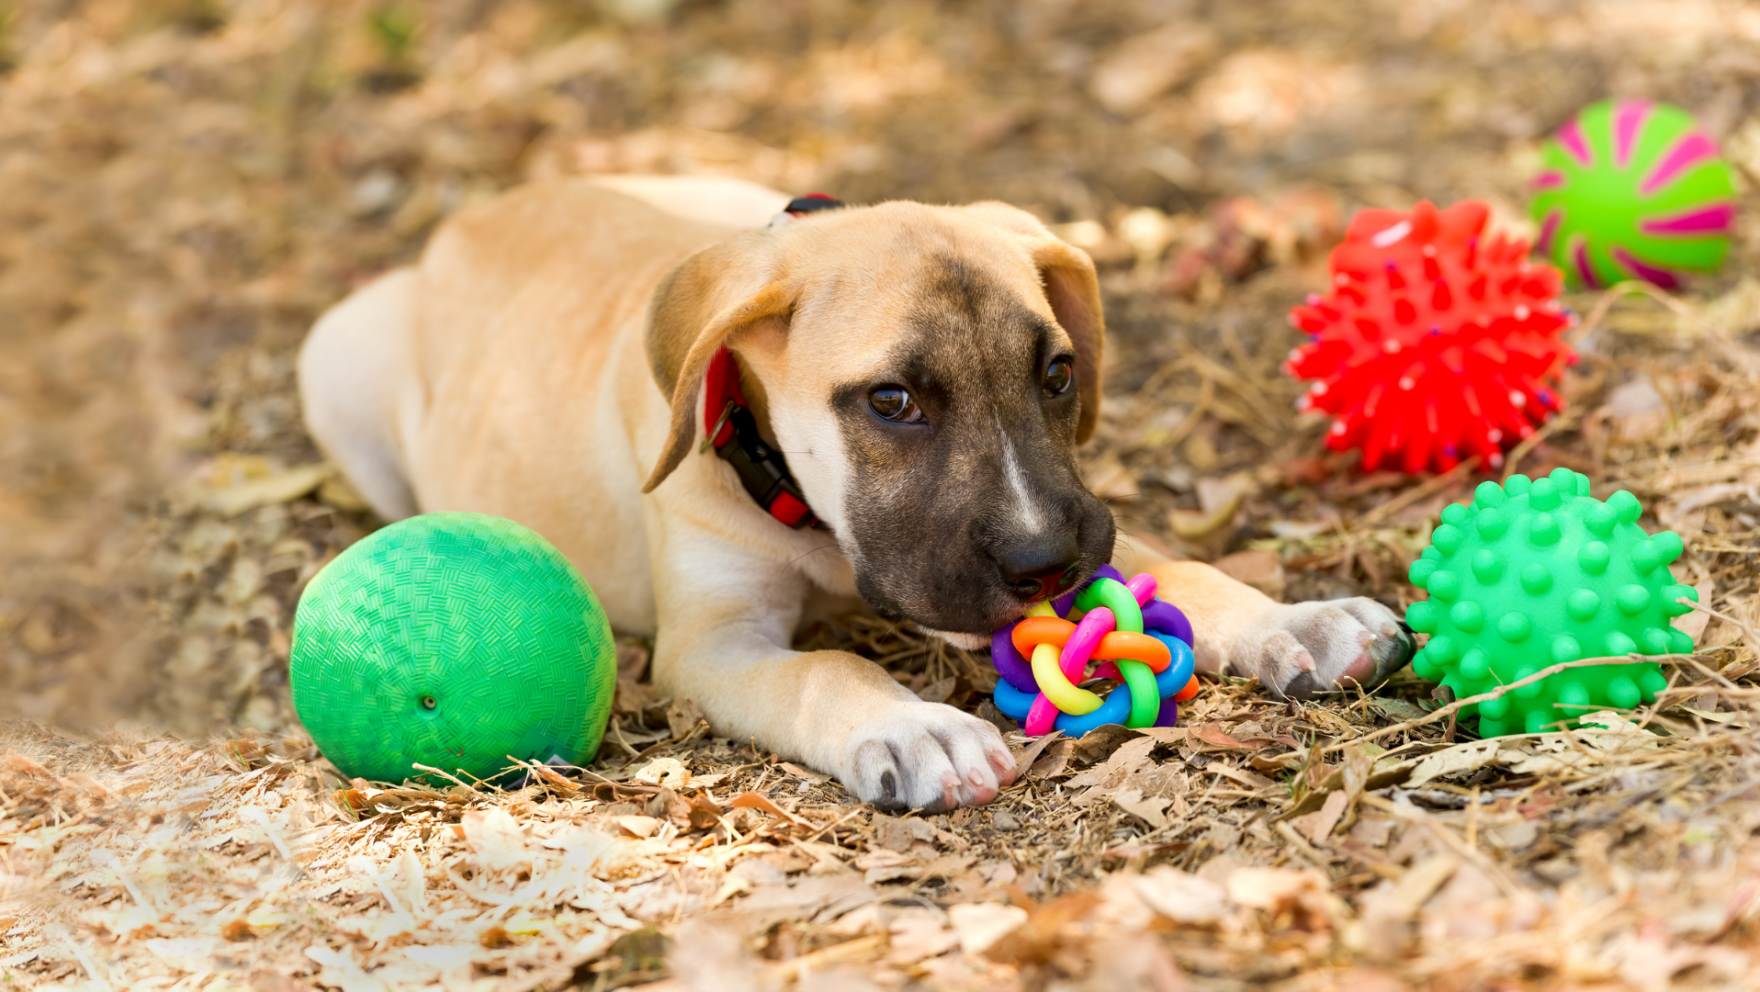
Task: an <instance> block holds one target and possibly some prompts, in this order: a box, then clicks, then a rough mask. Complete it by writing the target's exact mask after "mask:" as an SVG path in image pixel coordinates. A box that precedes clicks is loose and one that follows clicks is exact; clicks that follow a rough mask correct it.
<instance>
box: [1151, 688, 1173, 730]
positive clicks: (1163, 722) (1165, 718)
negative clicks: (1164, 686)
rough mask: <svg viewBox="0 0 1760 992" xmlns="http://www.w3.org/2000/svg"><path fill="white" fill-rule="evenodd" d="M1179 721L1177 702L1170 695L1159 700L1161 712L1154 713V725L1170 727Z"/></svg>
mask: <svg viewBox="0 0 1760 992" xmlns="http://www.w3.org/2000/svg"><path fill="white" fill-rule="evenodd" d="M1178 723H1179V703H1178V702H1176V701H1175V700H1174V698H1173V697H1172V696H1168V697H1167V698H1166V699H1163V700H1162V701H1161V712H1160V713H1157V714H1156V715H1155V726H1157V727H1172V726H1175V725H1177V724H1178Z"/></svg>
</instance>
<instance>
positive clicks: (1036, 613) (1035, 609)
mask: <svg viewBox="0 0 1760 992" xmlns="http://www.w3.org/2000/svg"><path fill="white" fill-rule="evenodd" d="M1056 615H1057V611H1056V610H1054V609H1052V608H1051V602H1050V600H1044V599H1041V600H1040V601H1038V602H1037V603H1034V604H1033V605H1032V606H1030V607H1028V608H1027V616H1030V617H1054V616H1056Z"/></svg>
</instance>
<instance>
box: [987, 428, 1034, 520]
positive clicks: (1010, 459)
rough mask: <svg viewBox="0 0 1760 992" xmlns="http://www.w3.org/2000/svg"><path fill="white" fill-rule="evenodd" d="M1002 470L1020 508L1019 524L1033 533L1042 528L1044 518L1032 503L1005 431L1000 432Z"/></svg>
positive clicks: (1022, 473)
mask: <svg viewBox="0 0 1760 992" xmlns="http://www.w3.org/2000/svg"><path fill="white" fill-rule="evenodd" d="M998 426H1000V425H998ZM1002 471H1003V474H1005V475H1007V476H1008V488H1010V489H1012V490H1014V501H1015V505H1016V506H1017V507H1018V508H1019V510H1020V515H1021V524H1022V525H1023V526H1024V527H1026V529H1027V530H1028V531H1031V532H1033V533H1038V532H1039V531H1042V530H1044V529H1045V518H1044V517H1042V516H1040V514H1039V508H1038V507H1037V506H1036V505H1034V503H1033V494H1032V493H1030V492H1028V491H1027V473H1026V472H1024V471H1022V470H1021V462H1020V459H1018V458H1016V457H1015V456H1014V442H1013V441H1011V440H1009V439H1008V432H1007V431H1003V432H1002Z"/></svg>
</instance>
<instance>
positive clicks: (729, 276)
mask: <svg viewBox="0 0 1760 992" xmlns="http://www.w3.org/2000/svg"><path fill="white" fill-rule="evenodd" d="M776 269H777V265H776V259H775V252H774V251H773V249H772V248H771V245H770V243H769V239H768V238H766V237H765V236H764V235H761V234H757V233H753V234H747V235H742V236H740V237H736V238H733V239H731V240H729V241H726V242H723V243H721V244H719V245H716V246H715V247H713V248H707V249H704V250H703V251H700V252H698V253H697V254H695V255H692V256H691V257H690V258H688V259H686V260H685V262H684V264H683V265H680V266H679V267H678V268H676V269H674V270H673V271H672V273H671V274H670V275H668V276H667V277H666V278H665V279H664V280H662V281H661V283H660V286H659V288H658V289H656V290H655V292H654V305H653V307H652V308H651V309H650V310H649V312H648V333H647V350H648V366H649V368H650V369H651V370H652V371H653V373H654V381H655V382H657V383H659V385H660V390H661V391H662V392H664V393H667V394H669V395H670V396H671V397H672V426H671V428H670V430H669V431H668V433H667V436H666V447H665V449H664V450H663V451H662V452H661V455H660V460H659V462H657V463H655V465H654V472H653V474H652V475H650V476H648V481H647V484H646V485H644V486H642V492H644V493H647V492H653V491H654V487H655V486H658V485H659V484H660V483H661V482H664V481H665V480H666V477H667V476H668V475H671V474H672V471H673V470H674V469H676V468H678V466H679V463H680V462H683V461H684V458H685V456H686V455H688V454H690V450H691V443H692V442H693V441H695V440H696V437H697V394H699V393H701V392H702V391H703V376H704V375H705V374H706V373H707V372H708V369H709V360H710V359H711V358H713V357H715V352H716V351H718V350H719V349H720V348H721V346H722V345H724V344H728V343H729V342H730V341H731V340H732V339H733V338H734V337H735V336H736V335H737V334H738V333H739V332H740V331H742V330H744V329H746V328H748V327H751V326H752V325H754V324H757V323H760V322H762V321H765V320H781V321H785V322H786V321H787V320H788V318H789V314H790V311H791V310H793V308H794V292H793V289H792V288H791V287H789V286H788V285H787V284H785V283H784V282H783V281H782V280H781V279H780V278H778V277H777V273H776Z"/></svg>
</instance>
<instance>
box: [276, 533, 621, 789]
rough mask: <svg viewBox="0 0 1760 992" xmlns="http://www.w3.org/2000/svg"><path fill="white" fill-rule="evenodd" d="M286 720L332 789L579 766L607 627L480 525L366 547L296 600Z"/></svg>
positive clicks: (548, 559) (528, 539) (605, 704)
mask: <svg viewBox="0 0 1760 992" xmlns="http://www.w3.org/2000/svg"><path fill="white" fill-rule="evenodd" d="M288 675H289V678H290V680H291V682H292V684H293V706H294V709H295V710H296V711H297V712H298V713H299V718H300V721H301V722H302V723H304V724H305V726H306V730H307V731H308V732H310V733H311V735H312V740H313V742H315V743H316V744H317V745H318V748H319V750H321V751H323V753H324V756H325V757H327V758H329V759H330V761H331V762H332V763H334V764H335V765H336V767H337V768H338V769H340V770H341V771H342V773H343V774H345V775H348V776H350V777H356V778H364V779H369V780H372V781H377V782H402V781H403V780H405V779H407V778H420V779H425V780H426V781H428V782H431V783H433V784H436V785H438V784H449V782H448V780H447V779H446V778H445V777H444V776H440V775H434V774H430V773H425V772H422V771H421V770H419V769H417V768H415V767H414V766H415V765H416V764H418V763H419V764H423V765H428V766H430V767H433V768H439V769H442V770H444V771H446V772H449V773H451V774H453V775H456V776H457V777H459V778H460V779H462V780H464V781H466V782H469V781H471V780H472V779H480V780H484V781H499V780H502V778H503V777H504V776H505V775H506V774H507V773H508V770H509V768H510V767H511V766H512V764H513V763H512V762H510V761H509V760H508V758H509V756H511V757H514V758H518V759H521V760H536V761H540V762H543V761H549V760H551V759H552V758H560V759H561V760H562V761H564V762H566V763H568V764H571V765H584V764H586V763H587V762H589V761H591V760H592V758H593V754H594V752H595V751H597V750H598V747H599V740H600V738H601V737H603V736H604V733H605V721H606V719H607V717H608V716H609V713H610V709H611V697H612V693H613V692H614V691H615V689H616V685H617V661H616V647H615V645H614V643H613V641H612V638H611V627H610V625H609V624H608V623H607V622H606V620H605V612H604V610H602V609H601V608H600V606H599V601H598V599H597V598H595V597H594V595H593V591H592V590H591V589H590V588H588V587H587V583H586V581H585V580H583V579H582V578H581V574H580V572H579V571H577V570H576V569H575V567H574V565H573V564H571V563H570V562H569V561H568V559H567V558H564V557H563V556H562V552H560V551H557V550H556V548H554V547H552V546H551V545H550V543H549V542H547V541H545V540H544V539H543V538H542V537H539V536H538V535H537V534H536V533H534V532H533V531H531V530H529V529H527V528H525V527H522V526H520V525H519V524H516V523H514V522H513V521H511V520H504V519H502V518H500V517H492V516H488V515H485V514H480V513H428V514H424V515H422V516H417V517H411V518H409V519H407V520H402V521H399V522H397V523H394V524H392V525H390V526H389V527H386V528H384V529H383V530H379V531H375V532H374V533H372V534H370V535H368V536H367V537H365V538H363V539H362V540H360V541H359V542H357V543H355V544H354V545H353V546H352V547H350V548H349V549H348V550H346V551H344V552H343V553H342V554H340V555H338V556H337V557H336V560H335V561H332V562H331V563H330V564H329V565H326V566H325V567H324V569H323V570H322V571H320V572H319V573H318V574H317V575H316V576H315V577H314V578H313V579H312V581H311V584H310V585H308V586H307V587H306V590H305V593H304V595H302V596H301V597H300V601H299V609H298V611H297V612H296V614H295V615H294V621H293V653H292V657H291V658H290V659H289V661H288Z"/></svg>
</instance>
